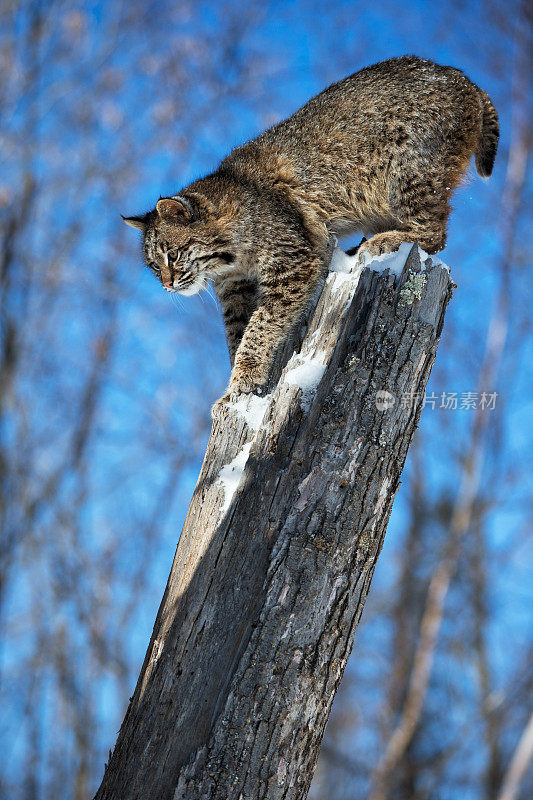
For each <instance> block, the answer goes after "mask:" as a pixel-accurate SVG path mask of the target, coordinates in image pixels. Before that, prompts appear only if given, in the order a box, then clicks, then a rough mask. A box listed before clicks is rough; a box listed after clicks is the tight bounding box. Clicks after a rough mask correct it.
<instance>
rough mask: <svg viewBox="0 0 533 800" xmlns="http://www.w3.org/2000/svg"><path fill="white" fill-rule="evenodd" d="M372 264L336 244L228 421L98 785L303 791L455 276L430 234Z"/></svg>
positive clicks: (244, 793)
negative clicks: (434, 250)
mask: <svg viewBox="0 0 533 800" xmlns="http://www.w3.org/2000/svg"><path fill="white" fill-rule="evenodd" d="M372 266H373V267H374V269H371V268H368V267H367V268H365V269H364V270H363V271H361V270H360V268H358V267H357V266H356V259H355V258H348V256H347V255H346V254H344V253H343V251H341V250H338V249H337V250H336V251H335V252H334V255H333V260H332V265H331V270H330V271H329V272H328V273H327V277H325V280H324V285H323V288H322V292H321V294H320V297H319V298H318V300H317V303H316V305H315V307H314V308H312V309H310V312H309V314H308V317H307V320H305V321H304V322H303V323H302V326H300V329H299V330H298V331H296V332H295V334H294V335H293V337H292V339H291V341H290V342H288V343H287V347H286V348H285V350H284V352H283V353H280V354H278V358H277V361H276V366H275V369H274V370H273V378H272V391H270V392H269V393H268V394H267V395H266V396H265V397H257V396H243V397H242V398H241V399H240V400H239V401H238V402H237V403H235V404H233V405H232V406H227V407H226V408H225V409H223V411H222V412H221V413H220V414H219V415H218V416H217V417H216V418H215V420H214V423H213V430H212V433H211V437H210V440H209V444H208V447H207V452H206V456H205V459H204V463H203V466H202V470H201V473H200V477H199V480H198V483H197V486H196V489H195V491H194V495H193V498H192V501H191V505H190V508H189V512H188V515H187V518H186V521H185V525H184V528H183V531H182V534H181V537H180V541H179V545H178V548H177V552H176V556H175V559H174V564H173V567H172V571H171V574H170V577H169V580H168V584H167V587H166V591H165V594H164V597H163V600H162V603H161V607H160V609H159V613H158V616H157V619H156V622H155V626H154V631H153V635H152V638H151V641H150V645H149V647H148V651H147V654H146V657H145V661H144V664H143V667H142V671H141V674H140V677H139V681H138V684H137V687H136V689H135V693H134V695H133V698H132V700H131V702H130V706H129V708H128V711H127V713H126V717H125V719H124V722H123V724H122V727H121V730H120V733H119V736H118V740H117V744H116V747H115V750H114V752H113V754H112V757H111V759H110V763H109V765H108V766H107V767H106V771H105V775H104V778H103V781H102V784H101V786H100V789H99V790H98V792H97V794H96V800H104V799H105V800H111V799H112V800H141V798H142V800H148V799H150V800H171V799H172V798H174V800H260V798H261V800H264V799H265V798H268V800H281V798H284V800H300V799H301V798H305V797H306V795H307V792H308V789H309V785H310V782H311V778H312V775H313V770H314V767H315V764H316V760H317V757H318V752H319V747H320V742H321V740H322V736H323V733H324V728H325V725H326V721H327V719H328V715H329V712H330V709H331V704H332V701H333V698H334V695H335V691H336V689H337V686H338V683H339V681H340V679H341V677H342V673H343V670H344V667H345V665H346V661H347V659H348V655H349V653H350V650H351V648H352V644H353V638H354V632H355V629H356V627H357V624H358V622H359V619H360V616H361V612H362V609H363V605H364V601H365V599H366V596H367V593H368V590H369V587H370V581H371V578H372V574H373V571H374V566H375V564H376V560H377V557H378V555H379V552H380V550H381V546H382V543H383V537H384V534H385V530H386V526H387V522H388V519H389V515H390V512H391V508H392V503H393V500H394V497H395V495H396V492H397V490H398V487H399V485H400V475H401V471H402V468H403V465H404V462H405V458H406V455H407V450H408V447H409V444H410V441H411V438H412V436H413V433H414V431H415V428H416V426H417V422H418V418H419V415H420V411H421V408H422V405H423V396H424V390H425V387H426V383H427V380H428V378H429V374H430V371H431V367H432V365H433V362H434V359H435V355H436V350H437V345H438V342H439V337H440V334H441V330H442V325H443V320H444V313H445V309H446V306H447V303H448V300H449V298H450V296H451V288H452V283H451V281H450V276H449V272H448V270H447V268H446V267H445V266H444V265H442V263H441V262H440V261H439V260H438V259H437V258H434V257H428V256H427V255H426V254H424V253H422V251H420V250H419V249H418V247H417V246H416V245H414V246H411V245H407V244H406V245H402V247H401V248H400V250H399V251H398V253H395V254H391V255H389V256H385V257H381V259H378V260H377V261H375V262H374V264H373V265H372ZM376 267H377V268H381V271H376V270H375V268H376ZM387 267H389V269H387ZM295 348H296V349H295ZM294 350H295V352H293V351H294Z"/></svg>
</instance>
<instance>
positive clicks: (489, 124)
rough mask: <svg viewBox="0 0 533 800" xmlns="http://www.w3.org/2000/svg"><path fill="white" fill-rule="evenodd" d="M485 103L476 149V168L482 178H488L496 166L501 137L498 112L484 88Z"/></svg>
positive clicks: (482, 100)
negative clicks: (495, 160) (495, 161)
mask: <svg viewBox="0 0 533 800" xmlns="http://www.w3.org/2000/svg"><path fill="white" fill-rule="evenodd" d="M479 93H480V95H481V102H482V105H483V117H482V124H481V136H480V137H479V143H478V146H477V150H476V169H477V172H478V175H481V177H482V178H488V177H489V175H490V174H491V172H492V168H493V166H494V159H495V158H496V151H497V149H498V139H499V138H500V124H499V122H498V112H497V111H496V109H495V108H494V106H493V105H492V102H491V99H490V97H489V96H488V94H487V93H486V92H484V91H483V89H480V90H479Z"/></svg>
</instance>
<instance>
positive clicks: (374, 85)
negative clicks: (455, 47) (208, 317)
mask: <svg viewBox="0 0 533 800" xmlns="http://www.w3.org/2000/svg"><path fill="white" fill-rule="evenodd" d="M498 136H499V131H498V115H497V113H496V110H495V109H494V106H493V105H492V103H491V101H490V99H489V97H488V96H487V94H486V93H485V92H484V91H483V90H481V89H479V87H477V86H476V85H475V84H474V83H472V82H471V81H470V80H469V79H468V78H467V77H466V76H465V75H464V74H463V73H462V72H461V71H460V70H458V69H455V68H452V67H442V66H439V65H437V64H434V63H433V62H431V61H426V60H422V59H419V58H416V57H414V56H403V57H401V58H393V59H389V60H388V61H383V62H381V63H379V64H375V65H374V66H371V67H366V68H365V69H362V70H361V71H360V72H356V73H355V74H354V75H351V76H349V77H347V78H345V79H344V80H341V81H339V83H336V84H334V85H333V86H330V87H329V88H328V89H326V90H325V91H323V92H322V93H321V94H319V95H317V96H316V97H314V98H312V99H311V100H310V101H309V102H308V103H307V104H306V105H305V106H303V108H301V109H300V110H299V111H297V112H296V113H295V114H293V116H292V117H289V119H287V120H285V121H283V122H281V123H280V124H279V125H276V126H275V127H273V128H271V129H270V130H267V131H266V132H265V133H263V134H261V135H260V136H259V137H258V138H257V139H255V140H253V141H251V142H249V143H247V144H245V145H243V146H242V147H239V148H237V149H236V150H234V151H233V152H232V153H231V154H230V155H229V156H228V157H227V158H225V159H224V161H223V162H222V163H221V165H220V167H219V168H218V169H217V170H216V171H215V172H214V173H213V174H211V175H208V176H207V177H205V178H202V179H200V180H198V181H195V182H194V183H193V184H191V185H190V186H188V187H187V188H185V189H183V190H182V191H181V192H180V193H179V195H175V196H174V197H172V198H162V199H160V200H159V202H158V203H157V206H156V208H155V209H154V210H153V211H151V212H149V213H148V214H146V215H144V216H143V217H130V218H128V219H126V222H128V224H130V225H133V226H134V227H137V228H139V229H140V230H142V231H143V234H144V236H143V251H144V258H145V261H146V263H147V265H148V266H149V267H150V268H151V269H152V271H153V272H154V274H155V275H156V276H157V278H158V279H159V280H160V281H161V283H162V284H163V286H164V287H165V288H166V289H167V290H168V291H172V292H174V291H175V292H180V293H182V294H192V293H194V292H196V291H198V290H200V289H201V288H203V287H204V286H205V285H206V284H207V282H208V281H212V283H213V286H214V288H215V291H216V292H217V295H218V297H219V299H220V302H221V305H222V310H223V314H224V320H225V324H226V331H227V338H228V345H229V350H230V357H231V363H232V366H233V370H232V376H231V380H230V384H229V387H228V394H227V395H226V397H225V399H227V398H228V397H233V396H235V395H236V394H238V393H239V392H243V391H244V392H249V391H254V390H257V389H259V388H260V387H261V386H263V385H264V384H265V382H266V380H267V378H268V372H269V368H270V365H271V362H272V357H273V354H274V353H275V351H276V349H277V348H278V347H279V345H280V344H281V343H282V342H283V340H284V338H285V337H286V335H287V333H288V331H289V330H290V329H291V328H292V326H293V325H294V324H295V322H296V321H297V319H298V317H299V315H300V314H301V313H302V311H303V310H304V309H305V308H306V306H307V305H308V303H309V301H310V298H311V297H312V296H313V294H314V292H315V291H316V289H317V287H318V285H319V283H320V280H321V276H322V272H323V265H324V256H325V251H326V248H327V243H328V239H329V236H330V233H331V232H333V233H337V234H340V235H343V234H347V233H352V232H354V231H356V230H362V231H363V233H364V235H365V236H366V237H367V240H366V241H363V242H362V244H361V246H360V248H359V251H360V252H363V253H364V252H367V253H370V254H371V255H378V254H380V253H384V252H391V251H392V250H395V249H397V247H398V246H399V245H400V244H401V243H402V242H404V241H409V242H411V241H413V242H414V241H418V242H419V243H420V245H421V246H422V247H423V248H424V249H425V250H427V251H428V252H429V253H435V252H437V251H438V250H441V249H442V248H443V247H444V244H445V241H446V226H447V220H448V215H449V213H450V205H449V199H450V196H451V194H452V191H453V189H454V188H455V187H456V186H457V184H458V183H459V182H460V180H461V178H462V176H463V175H464V173H465V170H466V169H467V167H468V164H469V161H470V158H471V156H472V155H473V154H474V155H475V157H476V167H477V171H478V172H479V174H480V175H482V176H488V175H490V173H491V171H492V167H493V164H494V158H495V155H496V150H497V146H498Z"/></svg>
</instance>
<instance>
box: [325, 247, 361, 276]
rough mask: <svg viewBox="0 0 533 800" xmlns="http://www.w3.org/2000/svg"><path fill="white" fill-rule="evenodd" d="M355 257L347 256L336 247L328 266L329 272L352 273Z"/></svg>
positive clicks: (355, 263)
mask: <svg viewBox="0 0 533 800" xmlns="http://www.w3.org/2000/svg"><path fill="white" fill-rule="evenodd" d="M357 263H358V262H357V256H349V255H348V253H345V252H344V250H343V249H342V247H336V248H335V250H334V251H333V255H332V257H331V262H330V265H329V271H330V272H337V273H340V274H342V273H347V272H352V271H353V270H354V268H355V267H356V266H357Z"/></svg>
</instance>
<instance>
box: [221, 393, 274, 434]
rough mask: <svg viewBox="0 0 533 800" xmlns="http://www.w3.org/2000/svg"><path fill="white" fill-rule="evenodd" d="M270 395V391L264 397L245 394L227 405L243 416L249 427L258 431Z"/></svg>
mask: <svg viewBox="0 0 533 800" xmlns="http://www.w3.org/2000/svg"><path fill="white" fill-rule="evenodd" d="M271 397H272V393H270V394H267V395H265V396H264V397H259V396H258V395H256V394H245V395H242V396H241V397H239V399H238V400H237V401H236V402H234V403H230V404H229V406H228V407H229V408H231V409H234V410H235V411H237V413H238V414H240V415H241V416H242V417H244V419H245V420H246V424H247V425H248V427H249V428H251V429H252V430H254V431H258V430H259V428H260V427H261V424H262V422H263V418H264V416H265V411H266V410H267V406H268V403H269V401H270V398H271Z"/></svg>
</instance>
